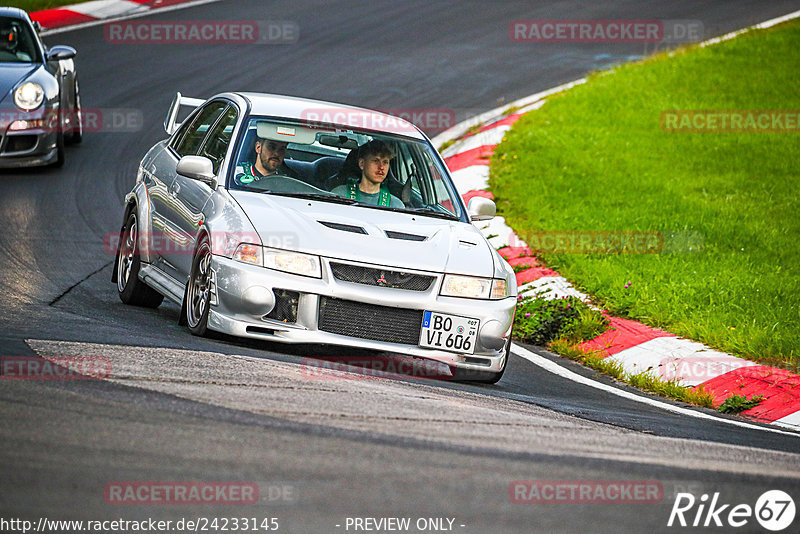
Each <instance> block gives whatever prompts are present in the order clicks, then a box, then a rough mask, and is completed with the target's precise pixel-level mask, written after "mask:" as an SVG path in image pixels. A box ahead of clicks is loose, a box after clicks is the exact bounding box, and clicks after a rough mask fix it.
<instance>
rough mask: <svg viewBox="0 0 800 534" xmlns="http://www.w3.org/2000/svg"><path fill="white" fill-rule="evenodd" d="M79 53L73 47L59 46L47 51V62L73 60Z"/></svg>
mask: <svg viewBox="0 0 800 534" xmlns="http://www.w3.org/2000/svg"><path fill="white" fill-rule="evenodd" d="M76 55H77V52H76V51H75V49H74V48H72V47H71V46H65V45H58V46H54V47H52V48H50V49H49V50H48V51H47V61H59V60H61V59H72V58H74V57H75V56H76Z"/></svg>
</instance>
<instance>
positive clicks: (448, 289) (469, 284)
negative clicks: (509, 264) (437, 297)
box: [441, 274, 508, 300]
mask: <svg viewBox="0 0 800 534" xmlns="http://www.w3.org/2000/svg"><path fill="white" fill-rule="evenodd" d="M441 294H442V295H445V296H448V297H464V298H471V299H490V300H498V299H503V298H506V297H507V296H508V285H507V284H506V281H505V280H499V279H497V278H477V277H474V276H457V275H453V274H448V275H445V277H444V284H442V292H441Z"/></svg>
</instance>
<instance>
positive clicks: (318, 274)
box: [233, 243, 322, 278]
mask: <svg viewBox="0 0 800 534" xmlns="http://www.w3.org/2000/svg"><path fill="white" fill-rule="evenodd" d="M233 259H234V260H236V261H240V262H242V263H249V264H251V265H258V266H259V267H266V268H267V269H275V270H276V271H283V272H285V273H291V274H299V275H301V276H311V277H314V278H322V267H321V265H320V261H319V256H314V255H313V254H303V253H302V252H292V251H289V250H279V249H274V248H267V247H262V246H261V245H251V244H249V243H242V244H240V245H239V246H238V247H236V251H235V252H234V253H233Z"/></svg>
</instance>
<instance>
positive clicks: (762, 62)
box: [489, 21, 800, 369]
mask: <svg viewBox="0 0 800 534" xmlns="http://www.w3.org/2000/svg"><path fill="white" fill-rule="evenodd" d="M798 49H800V23H798V22H796V21H795V22H790V23H786V24H782V25H780V26H777V27H775V28H771V29H769V30H758V31H752V32H748V33H746V34H744V35H741V36H739V37H737V38H735V39H732V40H730V41H726V42H723V43H720V44H717V45H714V46H709V47H706V48H700V47H690V48H687V49H684V50H681V51H679V52H677V53H676V54H675V55H673V56H667V55H665V54H662V55H658V56H655V57H653V58H650V59H647V60H644V61H642V62H638V63H634V64H628V65H623V66H620V67H618V68H615V69H612V70H610V71H605V72H600V73H597V74H594V75H592V76H590V77H589V80H588V82H587V83H586V84H582V85H579V86H576V87H573V88H572V89H570V90H568V91H566V92H565V93H562V94H559V95H556V96H553V97H551V98H549V99H548V101H547V102H546V103H545V105H544V106H543V107H542V108H541V109H539V110H537V111H535V112H532V113H529V114H527V115H525V116H524V117H523V118H522V119H520V120H519V121H518V122H517V123H516V124H515V125H514V127H513V128H512V129H511V130H510V131H509V132H508V133H507V134H506V139H505V140H504V141H503V142H502V143H501V144H500V145H499V146H498V147H497V148H496V150H495V152H494V156H493V158H492V162H491V169H490V180H489V184H490V188H491V190H492V192H493V193H494V195H495V199H496V201H497V205H498V209H499V210H500V212H501V214H502V215H504V216H505V217H506V218H507V220H508V222H509V223H510V224H511V226H512V227H513V228H514V229H515V231H516V232H517V234H518V235H520V237H521V238H523V239H526V241H528V243H529V244H531V243H532V241H537V240H536V239H530V238H531V236H533V237H534V238H535V237H536V236H542V235H543V234H542V232H544V235H546V234H547V233H548V232H554V231H572V232H574V233H575V235H578V236H580V235H583V234H584V233H588V232H609V231H611V232H654V233H656V234H657V235H659V236H660V239H662V240H663V241H661V242H660V243H661V244H660V246H659V247H658V250H659V251H660V252H659V253H642V254H636V253H631V254H620V253H601V254H586V253H574V251H573V253H561V254H559V253H555V249H553V248H547V247H544V246H542V247H540V248H539V250H538V251H536V252H538V253H539V255H540V257H541V258H542V259H543V260H544V261H545V262H546V263H547V264H548V265H549V266H550V267H552V268H554V269H556V270H558V271H559V272H560V273H561V274H562V275H564V276H566V277H567V278H568V279H570V280H571V281H572V282H573V283H575V285H576V286H578V287H579V288H581V289H582V290H583V291H586V292H588V293H589V294H591V295H593V298H594V299H595V300H596V301H597V302H598V304H599V305H601V306H602V307H604V308H605V309H607V310H608V311H609V312H610V313H612V314H615V315H618V316H621V317H628V318H632V319H635V320H638V321H641V322H643V323H646V324H649V325H652V326H655V327H659V328H665V329H667V330H669V331H671V332H673V333H675V334H678V335H681V336H684V337H688V338H690V339H694V340H697V341H701V342H703V343H705V344H707V345H709V346H711V347H714V348H716V349H719V350H723V351H725V352H729V353H732V354H736V355H740V356H743V357H747V358H749V359H752V360H754V361H759V362H764V363H767V364H770V365H782V366H787V367H792V368H794V369H797V366H798V364H800V348H798V347H799V346H800V345H798V342H797V332H800V305H799V304H798V303H799V302H800V299H798V295H800V247H798V246H797V237H798V236H800V133H798V130H797V129H795V130H794V133H684V132H682V133H673V132H669V131H666V130H665V129H664V128H662V125H661V120H662V113H663V112H668V111H672V110H745V111H747V110H795V113H797V111H796V110H800V92H798V91H797V84H798V74H797V73H798V72H800V54H797V50H798ZM532 192H533V193H532ZM591 235H592V236H596V234H591ZM537 242H538V243H540V244H542V245H543V244H544V243H545V240H544V239H539V240H538V241H537ZM532 248H536V247H532Z"/></svg>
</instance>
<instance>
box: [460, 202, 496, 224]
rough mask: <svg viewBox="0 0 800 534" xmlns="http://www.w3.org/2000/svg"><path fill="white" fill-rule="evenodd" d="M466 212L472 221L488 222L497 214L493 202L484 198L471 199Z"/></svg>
mask: <svg viewBox="0 0 800 534" xmlns="http://www.w3.org/2000/svg"><path fill="white" fill-rule="evenodd" d="M467 212H468V213H469V218H470V220H472V221H488V220H490V219H493V218H494V216H495V214H496V213H497V206H495V204H494V201H492V200H489V199H488V198H484V197H472V199H471V200H470V201H469V204H467Z"/></svg>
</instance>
